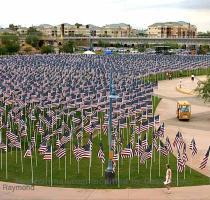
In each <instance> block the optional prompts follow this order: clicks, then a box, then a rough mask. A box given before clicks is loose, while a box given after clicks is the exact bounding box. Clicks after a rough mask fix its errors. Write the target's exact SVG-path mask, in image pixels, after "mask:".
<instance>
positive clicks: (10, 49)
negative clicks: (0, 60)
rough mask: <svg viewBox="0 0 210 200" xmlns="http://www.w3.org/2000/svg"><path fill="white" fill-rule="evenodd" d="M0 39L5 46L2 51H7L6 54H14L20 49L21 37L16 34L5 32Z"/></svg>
mask: <svg viewBox="0 0 210 200" xmlns="http://www.w3.org/2000/svg"><path fill="white" fill-rule="evenodd" d="M0 39H1V44H2V48H3V49H2V50H1V51H2V53H3V52H5V51H6V52H5V54H14V53H17V52H18V51H19V50H20V43H19V39H18V37H17V36H16V35H12V34H3V35H1V37H0Z"/></svg>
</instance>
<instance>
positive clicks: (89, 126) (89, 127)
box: [84, 122, 94, 134]
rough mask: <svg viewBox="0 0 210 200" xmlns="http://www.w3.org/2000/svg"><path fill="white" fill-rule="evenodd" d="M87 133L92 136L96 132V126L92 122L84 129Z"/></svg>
mask: <svg viewBox="0 0 210 200" xmlns="http://www.w3.org/2000/svg"><path fill="white" fill-rule="evenodd" d="M84 130H85V132H87V133H89V134H91V133H93V131H94V125H93V123H92V122H90V124H88V125H87V126H85V127H84Z"/></svg>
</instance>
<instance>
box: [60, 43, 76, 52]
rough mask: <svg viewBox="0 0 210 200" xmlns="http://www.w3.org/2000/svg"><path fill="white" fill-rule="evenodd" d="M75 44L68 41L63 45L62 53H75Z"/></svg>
mask: <svg viewBox="0 0 210 200" xmlns="http://www.w3.org/2000/svg"><path fill="white" fill-rule="evenodd" d="M74 49H75V43H74V42H73V41H68V42H66V43H64V44H63V46H62V48H61V52H65V53H74Z"/></svg>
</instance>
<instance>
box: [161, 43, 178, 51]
mask: <svg viewBox="0 0 210 200" xmlns="http://www.w3.org/2000/svg"><path fill="white" fill-rule="evenodd" d="M164 45H165V46H169V47H170V49H178V48H179V45H178V44H177V43H176V42H166V43H165V44H164Z"/></svg>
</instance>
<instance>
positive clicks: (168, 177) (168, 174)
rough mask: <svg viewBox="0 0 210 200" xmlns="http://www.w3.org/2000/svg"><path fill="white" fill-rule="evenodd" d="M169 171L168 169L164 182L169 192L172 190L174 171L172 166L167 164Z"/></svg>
mask: <svg viewBox="0 0 210 200" xmlns="http://www.w3.org/2000/svg"><path fill="white" fill-rule="evenodd" d="M166 168H167V171H166V180H165V182H164V185H166V187H167V189H168V192H170V186H171V180H172V171H171V168H170V166H169V165H168V164H167V165H166Z"/></svg>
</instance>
